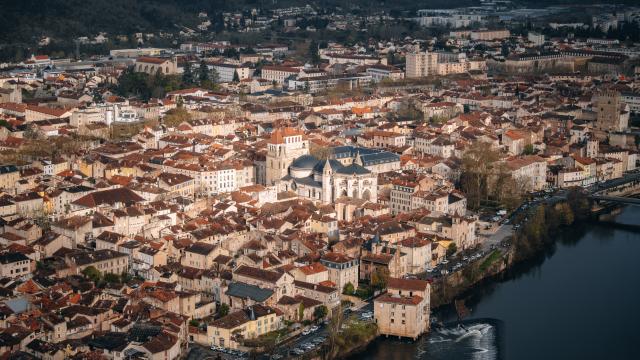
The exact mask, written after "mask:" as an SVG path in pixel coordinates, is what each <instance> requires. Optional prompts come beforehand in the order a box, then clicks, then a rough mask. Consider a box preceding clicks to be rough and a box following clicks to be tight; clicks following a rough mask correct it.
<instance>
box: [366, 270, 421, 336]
mask: <svg viewBox="0 0 640 360" xmlns="http://www.w3.org/2000/svg"><path fill="white" fill-rule="evenodd" d="M429 299H430V285H429V283H428V282H426V281H423V280H412V279H399V278H389V280H388V282H387V293H385V294H383V295H381V296H379V297H377V298H376V299H375V300H374V302H373V313H374V319H375V321H376V324H377V325H378V331H379V333H380V334H382V335H385V336H389V335H391V336H398V337H404V338H411V339H413V340H415V339H417V338H418V337H419V336H420V335H422V334H424V333H425V332H427V331H428V329H429V314H430V306H429V305H430V302H429Z"/></svg>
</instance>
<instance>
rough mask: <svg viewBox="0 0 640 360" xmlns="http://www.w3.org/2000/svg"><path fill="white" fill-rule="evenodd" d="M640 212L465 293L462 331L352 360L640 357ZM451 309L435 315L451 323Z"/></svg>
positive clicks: (592, 229)
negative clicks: (464, 314) (467, 312)
mask: <svg viewBox="0 0 640 360" xmlns="http://www.w3.org/2000/svg"><path fill="white" fill-rule="evenodd" d="M638 275H640V207H626V208H623V209H622V211H621V212H619V213H618V214H617V215H614V216H612V217H611V219H610V220H609V221H608V222H601V221H591V222H589V223H587V224H582V225H577V226H574V227H572V228H570V229H567V231H564V232H563V233H562V234H561V235H558V241H557V243H556V245H555V246H554V247H553V248H551V249H548V251H547V252H546V253H545V254H541V255H540V256H538V257H537V258H535V259H532V260H531V261H529V262H526V263H523V264H519V265H517V266H515V267H514V268H512V269H511V270H509V271H508V272H507V273H506V274H504V276H502V277H501V278H500V279H493V280H490V281H487V282H486V283H484V284H482V285H480V286H478V287H476V288H475V289H473V290H471V291H470V292H469V294H467V295H466V300H465V301H466V304H467V307H469V308H470V310H471V315H470V316H469V318H468V319H466V320H465V323H464V328H460V327H458V326H457V325H449V326H446V327H445V328H443V329H439V330H434V331H432V332H431V334H430V335H429V336H425V337H422V338H421V339H419V340H417V341H415V342H411V341H401V340H396V339H386V338H379V339H378V340H376V341H375V342H374V343H372V344H371V345H370V346H369V347H367V349H366V350H365V351H364V352H362V353H360V354H358V355H357V356H355V357H353V359H367V360H373V359H376V360H377V359H400V360H403V359H407V360H408V359H429V360H438V359H455V360H458V359H460V360H464V359H487V360H493V359H509V360H511V359H518V360H521V359H640V332H639V331H638V324H640V278H639V277H638ZM453 312H454V311H453V309H452V308H446V309H442V311H440V312H439V313H437V314H436V316H438V318H439V319H443V320H444V321H445V322H447V321H453V320H454V317H455V316H454V314H453Z"/></svg>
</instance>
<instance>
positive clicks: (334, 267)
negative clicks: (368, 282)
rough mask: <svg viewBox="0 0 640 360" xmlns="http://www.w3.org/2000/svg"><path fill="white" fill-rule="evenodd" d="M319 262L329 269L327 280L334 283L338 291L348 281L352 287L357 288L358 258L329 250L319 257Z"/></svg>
mask: <svg viewBox="0 0 640 360" xmlns="http://www.w3.org/2000/svg"><path fill="white" fill-rule="evenodd" d="M320 263H321V264H322V265H324V266H325V267H326V268H327V270H328V271H329V281H331V282H332V283H334V284H335V285H336V288H337V289H338V291H340V292H342V291H343V289H344V286H345V285H347V284H348V283H351V285H353V288H354V289H357V288H358V259H354V258H351V257H349V256H347V255H344V254H340V253H335V252H330V253H326V254H324V255H323V256H322V258H320Z"/></svg>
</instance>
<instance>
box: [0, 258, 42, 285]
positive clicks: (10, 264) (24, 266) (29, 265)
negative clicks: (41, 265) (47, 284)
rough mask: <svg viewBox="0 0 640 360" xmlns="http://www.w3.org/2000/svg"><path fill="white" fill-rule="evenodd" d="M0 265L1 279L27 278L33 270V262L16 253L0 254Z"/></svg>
mask: <svg viewBox="0 0 640 360" xmlns="http://www.w3.org/2000/svg"><path fill="white" fill-rule="evenodd" d="M0 264H2V266H0V275H2V277H3V278H12V279H14V278H17V277H22V276H29V275H31V273H32V272H33V271H34V270H35V261H33V260H31V259H29V258H28V257H26V256H25V255H24V254H22V253H18V252H9V253H4V254H0Z"/></svg>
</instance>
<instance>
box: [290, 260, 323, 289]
mask: <svg viewBox="0 0 640 360" xmlns="http://www.w3.org/2000/svg"><path fill="white" fill-rule="evenodd" d="M291 274H292V275H293V277H294V279H295V280H298V281H304V282H308V283H312V284H319V283H321V282H325V281H327V280H329V272H328V271H327V268H326V267H325V266H324V265H322V264H321V263H313V264H309V265H305V266H302V267H298V268H294V269H293V270H291Z"/></svg>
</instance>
